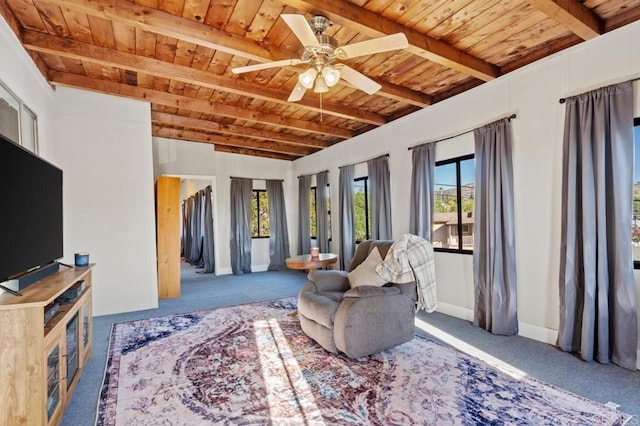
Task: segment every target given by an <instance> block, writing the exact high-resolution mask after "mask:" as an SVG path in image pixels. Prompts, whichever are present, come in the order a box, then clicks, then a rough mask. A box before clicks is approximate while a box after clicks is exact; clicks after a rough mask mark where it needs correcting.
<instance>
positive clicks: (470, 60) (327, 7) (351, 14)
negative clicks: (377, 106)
mask: <svg viewBox="0 0 640 426" xmlns="http://www.w3.org/2000/svg"><path fill="white" fill-rule="evenodd" d="M279 1H280V2H282V3H284V4H286V5H288V6H291V7H294V8H296V9H298V10H300V11H303V12H308V13H313V14H319V15H324V16H326V17H327V18H329V19H330V20H332V21H333V22H335V23H336V24H340V25H343V26H346V27H349V28H352V29H354V30H356V31H358V32H360V33H362V34H366V35H368V36H369V37H379V36H381V35H385V34H394V33H404V34H405V35H406V36H407V39H408V40H409V47H408V48H407V49H408V50H409V51H410V52H411V53H413V54H415V55H418V56H420V57H422V58H425V59H428V60H430V61H432V62H435V63H438V64H440V65H443V66H445V67H448V68H451V69H454V70H456V71H459V72H461V73H465V74H467V75H471V76H473V77H476V78H479V79H480V80H484V81H489V80H493V79H494V78H496V77H498V75H499V70H498V67H496V66H495V65H493V64H490V63H488V62H485V61H483V60H481V59H479V58H476V57H475V56H472V55H469V54H468V53H465V52H463V51H461V50H458V49H456V48H454V47H452V46H450V45H448V44H446V43H443V42H441V41H440V40H436V39H435V38H431V37H429V36H426V35H424V34H422V33H420V32H418V31H416V30H413V29H411V28H408V27H405V26H404V25H402V24H399V23H397V22H395V21H392V20H391V19H387V18H385V17H383V16H380V15H378V14H376V13H374V12H371V11H369V10H367V9H365V8H364V7H360V6H358V5H356V4H353V3H349V2H346V1H343V0H279Z"/></svg>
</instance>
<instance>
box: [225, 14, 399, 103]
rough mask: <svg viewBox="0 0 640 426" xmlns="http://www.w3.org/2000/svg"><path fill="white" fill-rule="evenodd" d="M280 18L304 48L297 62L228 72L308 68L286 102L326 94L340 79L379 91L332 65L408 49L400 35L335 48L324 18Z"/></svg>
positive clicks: (342, 66) (368, 81)
mask: <svg viewBox="0 0 640 426" xmlns="http://www.w3.org/2000/svg"><path fill="white" fill-rule="evenodd" d="M280 16H281V17H282V19H284V21H285V22H286V24H287V25H288V26H289V28H291V30H292V31H293V33H294V34H295V36H296V37H297V38H298V39H299V40H300V42H301V43H302V46H304V51H303V52H302V55H301V57H300V59H285V60H282V61H274V62H267V63H264V64H256V65H248V66H245V67H238V68H233V69H232V70H231V72H233V73H234V74H241V73H245V72H252V71H259V70H264V69H268V68H274V67H281V66H287V65H299V64H311V66H310V67H309V68H308V69H307V70H306V71H304V72H302V73H300V74H299V75H298V84H296V87H294V88H293V91H292V92H291V94H290V95H289V99H287V100H288V101H289V102H296V101H299V100H300V99H302V97H303V96H304V94H305V92H306V91H307V89H313V91H314V92H315V93H325V92H327V91H329V88H330V87H333V86H335V85H336V84H337V83H338V81H339V80H340V78H343V79H344V80H346V81H348V82H349V83H351V84H353V85H354V86H355V87H357V88H358V89H360V90H362V91H364V92H366V93H367V94H369V95H371V94H373V93H375V92H377V91H378V90H380V88H381V86H380V85H379V84H378V83H376V82H375V81H373V80H372V79H370V78H369V77H367V76H365V75H364V74H362V73H360V72H358V71H356V70H354V69H353V68H351V67H349V66H347V65H345V64H335V63H334V62H335V61H336V60H344V59H351V58H356V57H358V56H365V55H372V54H374V53H381V52H387V51H390V50H397V49H404V48H406V47H407V46H408V45H409V43H408V41H407V37H406V36H405V35H404V34H403V33H396V34H391V35H388V36H384V37H379V38H375V39H372V40H366V41H362V42H358V43H353V44H349V45H346V46H338V43H337V41H336V40H335V39H334V38H333V37H331V36H328V35H325V34H324V32H325V30H326V29H327V28H329V26H330V25H331V22H330V21H329V19H328V18H326V17H325V16H321V15H316V16H313V17H312V18H311V21H310V22H307V20H306V18H305V17H304V15H297V14H282V15H280Z"/></svg>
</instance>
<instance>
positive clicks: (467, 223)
mask: <svg viewBox="0 0 640 426" xmlns="http://www.w3.org/2000/svg"><path fill="white" fill-rule="evenodd" d="M475 173H476V161H475V159H473V158H471V159H469V160H464V161H461V162H460V181H461V182H460V186H461V189H462V191H461V192H462V199H461V201H460V204H461V205H462V249H463V250H473V206H474V205H475V200H474V196H475V190H476V184H475V180H476V175H475Z"/></svg>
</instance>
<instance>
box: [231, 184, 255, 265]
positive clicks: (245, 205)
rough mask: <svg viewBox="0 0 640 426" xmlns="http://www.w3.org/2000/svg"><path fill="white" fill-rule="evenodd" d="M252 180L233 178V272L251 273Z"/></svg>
mask: <svg viewBox="0 0 640 426" xmlns="http://www.w3.org/2000/svg"><path fill="white" fill-rule="evenodd" d="M252 191H253V181H252V180H251V179H242V178H231V194H230V195H231V196H230V201H231V230H230V235H231V243H230V249H231V253H230V254H231V270H232V271H233V274H234V275H242V274H248V273H251V195H252Z"/></svg>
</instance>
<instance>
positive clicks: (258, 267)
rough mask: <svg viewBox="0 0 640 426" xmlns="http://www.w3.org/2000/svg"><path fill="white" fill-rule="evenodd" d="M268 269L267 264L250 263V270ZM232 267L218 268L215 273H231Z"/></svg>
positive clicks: (260, 270) (263, 270)
mask: <svg viewBox="0 0 640 426" xmlns="http://www.w3.org/2000/svg"><path fill="white" fill-rule="evenodd" d="M268 269H269V265H252V266H251V272H265V271H267V270H268ZM231 274H233V269H231V268H218V270H217V271H216V275H231Z"/></svg>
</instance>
